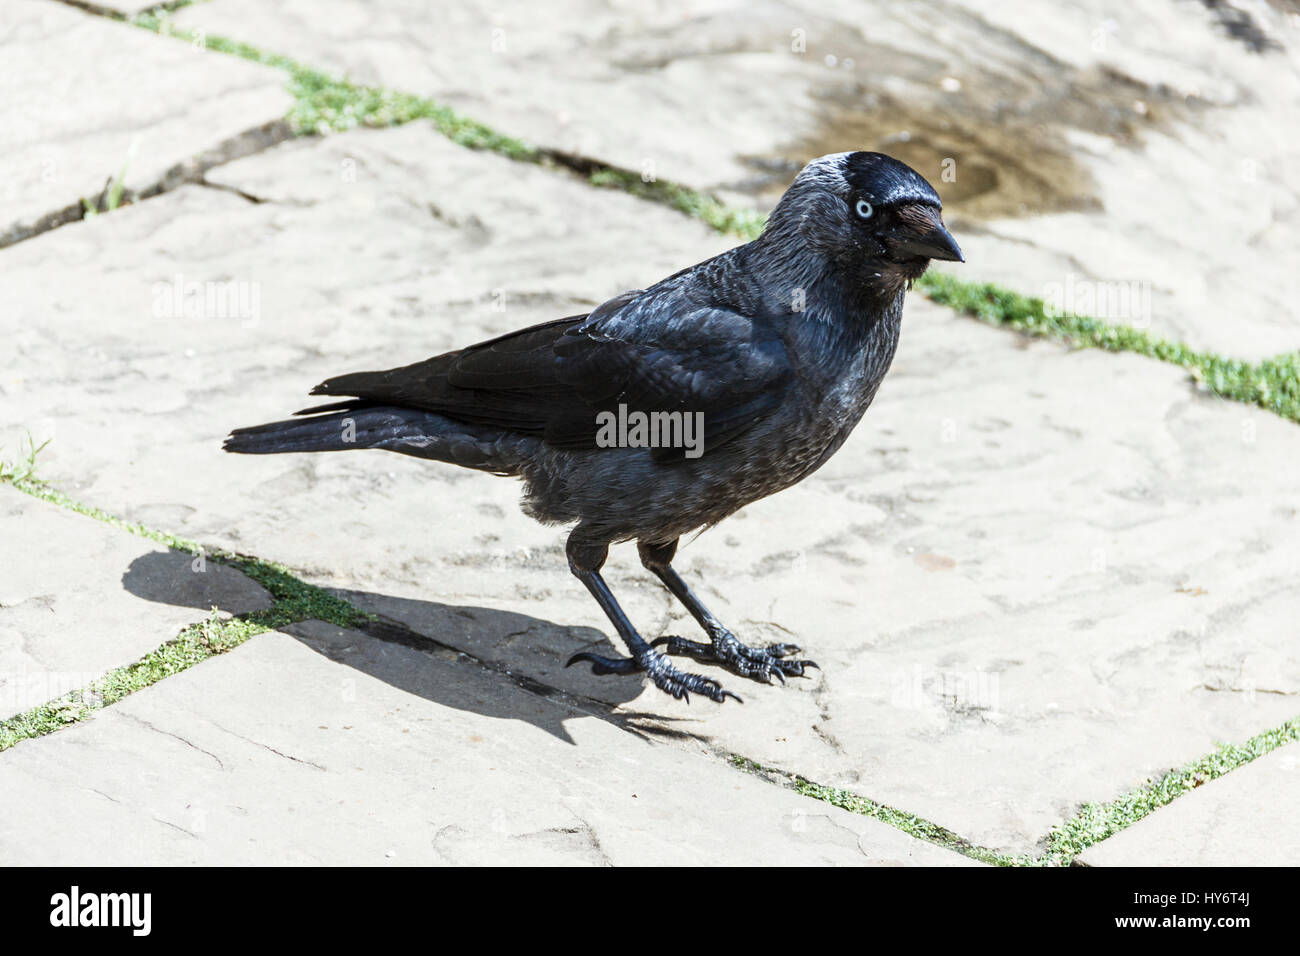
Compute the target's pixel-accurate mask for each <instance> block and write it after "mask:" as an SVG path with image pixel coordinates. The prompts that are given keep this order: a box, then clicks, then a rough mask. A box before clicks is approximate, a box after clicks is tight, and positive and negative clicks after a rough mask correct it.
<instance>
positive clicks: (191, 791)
mask: <svg viewBox="0 0 1300 956" xmlns="http://www.w3.org/2000/svg"><path fill="white" fill-rule="evenodd" d="M268 701H274V704H273V705H268V703H267V702H268ZM697 750H698V747H691V748H680V747H666V746H662V745H661V744H659V743H658V742H657V741H655V740H653V739H651V738H647V737H638V736H634V735H633V734H631V733H628V732H626V731H625V730H622V729H619V728H618V727H617V726H615V725H614V724H612V723H610V722H609V721H606V720H600V719H593V718H589V717H586V716H584V715H583V713H582V712H581V711H579V710H575V709H573V708H571V707H569V706H566V705H564V704H562V703H559V702H556V701H552V700H547V699H544V698H541V697H538V696H536V695H533V694H530V693H527V692H525V691H522V690H519V689H518V688H516V687H514V686H512V685H510V684H509V683H505V682H503V681H502V680H500V679H499V677H497V676H496V675H493V674H488V673H486V672H484V671H483V670H482V669H481V668H480V667H478V666H477V665H475V664H473V663H470V662H467V661H465V660H463V659H458V658H457V657H456V656H455V655H436V654H434V655H431V654H427V653H424V652H422V651H420V650H416V649H412V648H408V647H401V646H396V645H384V644H378V643H377V642H375V641H374V640H372V639H370V638H367V637H365V636H364V635H358V634H355V633H351V632H346V631H344V632H341V631H339V630H338V629H337V628H333V627H330V626H327V625H323V624H320V623H318V622H317V623H307V624H303V625H298V626H296V627H295V628H294V636H289V635H285V634H279V633H271V634H265V635H261V636H259V637H256V638H253V639H252V641H250V642H249V643H248V644H246V645H243V646H241V647H239V648H237V649H236V650H235V651H234V652H232V653H230V654H227V655H224V656H222V657H220V658H216V659H213V660H211V661H208V662H206V663H204V664H203V665H201V666H199V667H196V668H193V669H191V670H189V671H186V672H185V673H183V674H180V675H178V676H175V677H172V678H169V679H167V680H166V681H163V682H162V683H160V684H157V685H155V686H153V687H151V688H148V689H146V690H144V691H142V692H139V693H137V694H135V695H133V696H132V697H130V698H129V699H127V700H126V701H124V702H122V703H121V704H118V705H116V706H114V707H112V708H109V709H107V710H104V711H102V712H101V713H100V714H99V715H98V716H97V717H96V718H95V720H94V721H93V722H92V723H90V724H88V725H84V726H78V727H75V728H71V729H69V730H67V731H64V732H62V733H60V734H57V735H55V736H54V737H49V738H45V739H42V740H40V741H38V742H35V743H34V744H33V743H27V744H22V745H19V746H18V747H16V748H14V749H13V750H11V751H9V752H7V753H5V754H4V755H3V757H2V758H0V789H2V790H3V792H4V794H5V805H6V809H5V813H4V814H3V815H0V862H3V863H4V864H5V865H24V864H43V865H69V866H75V865H87V864H97V865H104V864H108V865H122V864H171V865H177V864H180V865H187V864H214V865H215V864H225V865H245V864H275V865H283V864H328V865H340V864H365V865H371V866H401V865H420V864H509V865H521V864H548V865H557V864H558V865H611V864H613V865H638V864H657V865H660V864H678V865H694V864H717V863H723V862H725V863H729V864H748V865H782V864H785V865H790V864H794V865H808V864H816V865H827V864H841V865H843V864H875V865H886V866H897V865H913V864H926V865H944V866H948V865H952V866H958V865H971V861H970V860H968V859H967V858H965V857H962V856H959V855H957V854H955V853H952V852H950V851H948V850H944V849H941V848H939V847H936V846H933V845H931V844H928V843H924V842H921V841H919V840H915V839H913V838H911V837H909V836H907V835H905V834H903V833H901V832H900V831H898V830H895V829H893V828H892V827H889V826H887V825H885V824H883V823H879V822H877V821H875V820H872V819H869V818H867V817H862V816H857V815H854V814H851V813H848V812H846V811H843V810H839V809H837V808H835V807H831V806H829V805H826V804H820V803H816V802H813V801H810V800H808V799H806V798H804V797H800V796H798V795H797V794H794V793H793V792H791V791H788V790H784V789H781V788H778V787H776V786H774V785H772V784H770V783H766V782H764V781H761V780H759V779H758V778H756V777H752V776H749V775H746V774H743V773H741V772H739V771H737V770H734V769H731V768H730V767H728V766H726V765H725V764H723V763H721V762H719V761H718V760H716V759H712V758H710V757H708V756H706V755H704V754H702V753H699V752H692V751H697ZM128 835H129V836H128Z"/></svg>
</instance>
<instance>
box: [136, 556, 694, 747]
mask: <svg viewBox="0 0 1300 956" xmlns="http://www.w3.org/2000/svg"><path fill="white" fill-rule="evenodd" d="M193 563H194V556H193V555H191V554H187V553H184V552H180V551H171V550H168V551H153V552H150V553H148V554H144V555H141V556H140V557H138V558H136V559H135V560H134V561H132V562H131V564H130V566H128V567H127V569H126V571H125V572H124V573H123V574H122V586H123V587H124V588H125V589H126V590H127V591H128V592H129V593H131V594H133V595H135V596H136V597H138V598H142V599H144V600H146V601H154V602H158V603H161V604H170V605H175V606H181V607H193V608H196V609H199V610H203V611H207V610H210V608H211V606H212V604H213V603H216V604H217V605H218V607H219V606H220V601H219V600H216V601H215V602H214V600H213V598H214V596H218V592H217V591H216V590H212V591H210V590H209V589H207V588H196V587H195V586H194V577H193V576H194V574H195V570H194V566H193ZM333 593H335V594H337V595H338V596H339V597H341V598H343V599H344V600H347V601H349V602H350V603H351V604H353V606H355V607H358V608H361V609H362V610H365V611H368V612H371V613H372V614H374V615H375V620H373V621H370V622H367V623H364V624H362V625H361V626H360V627H359V628H356V629H352V630H345V629H343V628H340V627H338V626H335V625H332V624H327V623H325V622H323V621H303V622H300V623H297V624H292V625H288V626H286V627H281V628H279V631H280V632H281V633H283V634H287V635H289V636H291V637H293V638H294V639H295V640H298V641H300V642H301V643H302V644H303V645H304V646H305V647H308V648H310V649H311V650H313V651H315V652H316V653H318V654H321V655H322V656H324V657H328V658H329V659H330V660H332V661H335V662H336V663H339V664H342V665H343V666H345V667H350V668H353V669H355V670H357V671H359V672H361V673H364V674H366V675H368V676H370V677H372V678H375V679H378V680H381V681H383V682H385V683H386V684H389V685H391V686H392V687H395V688H397V689H399V690H402V691H405V692H406V693H409V694H414V695H417V696H419V697H422V698H424V699H426V700H429V701H432V702H434V703H437V704H441V705H443V706H448V707H455V708H457V709H460V710H465V711H469V712H472V713H476V714H481V715H483V716H487V717H494V718H497V719H507V720H522V721H526V722H528V723H531V724H533V725H534V726H536V727H538V728H539V729H541V730H544V731H546V732H547V733H549V734H552V735H554V736H556V737H558V738H559V739H561V740H563V741H565V742H567V743H575V741H574V740H573V738H572V737H571V736H570V735H569V733H568V731H567V730H566V729H565V727H564V722H565V721H566V720H573V719H576V718H580V717H584V716H585V717H595V718H598V719H602V720H606V721H609V722H610V723H613V724H615V725H616V726H618V727H620V728H622V729H624V730H627V731H630V732H632V733H635V734H637V735H638V736H641V737H643V738H649V737H652V736H653V737H678V738H681V737H686V738H697V739H699V738H698V735H696V734H694V733H691V732H690V731H687V730H684V729H681V728H677V727H673V726H672V723H673V721H672V720H671V719H668V718H665V717H663V716H661V715H658V714H654V713H645V712H640V711H627V710H623V709H621V708H620V707H619V705H621V704H625V703H627V702H628V701H630V700H633V699H635V698H636V697H638V696H640V694H641V692H642V690H643V689H644V683H643V681H642V679H641V678H640V677H639V676H638V675H632V676H627V677H622V676H608V677H597V676H595V675H593V674H591V673H590V671H589V670H588V669H587V668H586V667H585V666H582V667H580V666H575V667H573V668H571V669H566V668H565V667H564V662H565V661H566V660H568V658H569V656H570V655H572V654H573V653H575V652H577V651H579V650H592V651H595V652H596V653H599V654H604V655H607V656H622V652H621V651H619V650H616V649H615V648H614V647H613V646H612V645H611V644H610V641H609V639H608V638H607V637H606V636H605V635H604V634H602V633H601V632H600V631H597V630H595V629H593V628H588V627H565V626H563V625H559V624H556V623H554V622H552V621H548V620H545V619H543V618H536V617H531V616H529V615H527V614H516V613H514V612H511V611H501V610H497V609H494V608H485V607H473V606H464V605H454V604H441V603H438V602H436V601H421V600H415V599H412V598H402V597H394V596H392V595H386V594H381V593H377V592H370V591H344V590H334V591H333ZM428 658H436V659H439V660H441V661H442V662H443V663H442V664H441V665H439V664H438V663H436V662H435V661H434V660H429V659H428ZM447 663H455V664H456V665H457V666H466V667H473V668H476V669H477V670H478V671H479V672H480V673H479V674H478V675H476V676H478V677H479V678H486V679H488V680H490V681H493V682H499V688H500V692H499V693H487V694H485V693H483V680H482V679H479V680H472V681H464V680H460V679H458V678H457V677H456V668H455V667H452V668H449V667H448V666H447ZM422 664H423V665H425V666H421V665H422Z"/></svg>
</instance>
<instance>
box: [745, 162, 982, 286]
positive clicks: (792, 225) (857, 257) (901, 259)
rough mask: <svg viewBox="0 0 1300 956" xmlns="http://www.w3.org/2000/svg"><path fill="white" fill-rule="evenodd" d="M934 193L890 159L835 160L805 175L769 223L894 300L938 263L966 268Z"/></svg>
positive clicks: (808, 169) (807, 169)
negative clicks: (943, 261) (932, 262)
mask: <svg viewBox="0 0 1300 956" xmlns="http://www.w3.org/2000/svg"><path fill="white" fill-rule="evenodd" d="M941 208H942V206H941V204H940V202H939V196H938V194H936V193H935V191H934V188H933V187H932V186H931V185H930V184H929V183H928V182H926V181H925V179H923V178H922V177H921V174H920V173H918V172H917V171H916V170H914V169H912V167H910V166H908V165H906V164H904V163H900V162H899V161H898V160H896V159H893V158H891V157H889V156H886V155H885V154H884V153H866V152H853V153H834V154H832V155H830V156H823V157H821V158H820V159H815V160H813V161H812V162H811V163H809V164H808V165H807V166H805V167H804V168H803V171H802V172H801V173H799V175H798V177H796V179H795V181H794V182H793V183H792V184H791V185H790V188H789V189H787V190H786V193H785V195H784V196H782V197H781V201H780V203H778V204H777V207H776V209H775V210H773V211H772V216H771V218H770V220H769V222H770V224H771V227H772V228H775V229H776V230H777V231H779V232H781V233H785V234H786V235H791V234H796V235H798V236H799V237H801V238H802V240H803V243H804V245H805V247H806V248H807V249H808V250H809V251H810V252H813V253H815V254H817V255H818V256H819V257H820V258H821V259H822V261H823V262H824V263H825V264H826V265H828V266H829V267H830V268H832V269H833V270H834V271H835V272H836V273H838V274H839V275H840V276H841V277H842V278H843V279H844V280H846V281H849V282H852V283H855V284H856V283H862V284H864V285H868V286H875V287H878V288H879V289H880V291H881V292H883V293H886V294H891V295H892V294H894V293H896V292H898V291H899V290H901V289H902V288H903V287H904V286H905V285H908V284H910V283H911V282H912V280H914V279H917V278H919V277H920V276H921V274H922V273H923V272H925V270H926V268H928V267H929V265H930V260H931V259H948V260H955V261H957V262H965V261H966V260H965V259H964V258H963V257H962V254H961V249H960V248H958V246H957V242H956V240H954V239H953V237H952V236H951V235H950V234H949V232H948V230H947V229H946V228H945V227H944V224H943V219H942V217H941V216H940V211H941Z"/></svg>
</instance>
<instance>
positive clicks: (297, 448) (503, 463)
mask: <svg viewBox="0 0 1300 956" xmlns="http://www.w3.org/2000/svg"><path fill="white" fill-rule="evenodd" d="M345 404H349V405H350V404H351V403H343V402H339V403H335V404H334V405H328V406H324V407H323V408H316V409H304V413H308V414H312V417H309V418H292V419H288V420H287V421H280V422H270V423H268V424H266V425H254V426H252V427H251V428H236V429H235V430H234V431H232V432H231V433H230V437H228V438H227V439H226V441H225V444H224V445H223V446H222V447H224V448H225V450H226V451H229V452H234V453H235V454H240V455H278V454H284V453H287V452H316V451H354V450H356V449H358V448H383V449H386V450H388V451H395V452H400V453H402V454H405V455H414V456H416V457H417V458H432V459H434V460H436V461H446V462H451V463H452V464H456V465H463V466H464V467H466V468H477V469H480V470H482V471H492V472H496V473H498V474H507V475H508V474H515V473H516V471H517V467H518V465H519V462H520V455H521V452H522V451H523V449H522V447H521V444H522V443H525V442H528V441H529V440H530V439H526V438H521V437H520V436H515V435H510V434H509V433H506V432H502V431H499V430H496V429H486V428H480V427H476V426H472V425H466V424H464V423H462V422H454V421H452V420H451V419H448V418H444V417H443V416H442V415H437V414H434V413H432V412H422V411H418V410H416V409H411V408H396V407H391V406H378V407H374V406H365V405H364V404H362V405H357V406H352V407H348V408H347V409H345V410H343V411H336V412H332V413H331V414H314V413H319V412H325V411H326V410H328V409H333V408H336V407H338V406H339V405H345Z"/></svg>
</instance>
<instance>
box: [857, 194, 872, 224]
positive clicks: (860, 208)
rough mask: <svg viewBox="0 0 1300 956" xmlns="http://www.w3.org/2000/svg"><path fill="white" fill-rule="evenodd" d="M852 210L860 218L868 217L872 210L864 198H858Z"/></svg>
mask: <svg viewBox="0 0 1300 956" xmlns="http://www.w3.org/2000/svg"><path fill="white" fill-rule="evenodd" d="M853 211H854V212H856V213H857V214H858V217H859V218H861V219H870V218H871V214H872V212H874V210H873V209H872V208H871V203H869V202H867V201H866V200H865V199H859V200H858V204H857V205H856V206H854V207H853Z"/></svg>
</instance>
